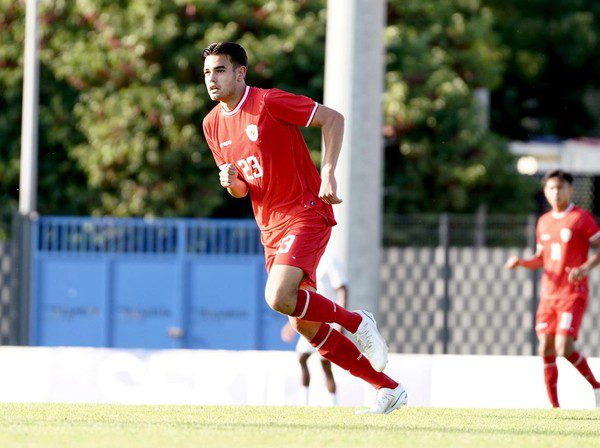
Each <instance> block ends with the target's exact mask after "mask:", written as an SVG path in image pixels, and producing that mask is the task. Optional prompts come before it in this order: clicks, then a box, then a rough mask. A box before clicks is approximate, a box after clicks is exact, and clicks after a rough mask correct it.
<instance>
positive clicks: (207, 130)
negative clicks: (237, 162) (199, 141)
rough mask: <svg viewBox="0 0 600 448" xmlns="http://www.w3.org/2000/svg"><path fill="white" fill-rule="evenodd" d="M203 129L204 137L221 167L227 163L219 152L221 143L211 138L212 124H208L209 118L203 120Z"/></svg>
mask: <svg viewBox="0 0 600 448" xmlns="http://www.w3.org/2000/svg"><path fill="white" fill-rule="evenodd" d="M202 130H203V131H204V138H205V139H206V143H207V144H208V147H209V149H210V151H211V152H212V154H213V157H214V159H215V163H216V164H217V166H218V167H220V166H221V165H223V164H224V163H225V161H224V160H223V158H222V157H221V154H220V152H219V145H217V144H216V143H215V141H214V140H213V139H212V138H211V132H210V125H209V124H208V121H207V120H204V121H203V122H202Z"/></svg>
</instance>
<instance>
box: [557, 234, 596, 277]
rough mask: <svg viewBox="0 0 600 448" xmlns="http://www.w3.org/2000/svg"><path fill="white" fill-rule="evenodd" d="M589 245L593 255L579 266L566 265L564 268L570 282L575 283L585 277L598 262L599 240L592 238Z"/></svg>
mask: <svg viewBox="0 0 600 448" xmlns="http://www.w3.org/2000/svg"><path fill="white" fill-rule="evenodd" d="M590 246H591V247H593V248H594V255H592V256H591V257H590V258H588V260H587V261H586V262H585V263H583V264H582V265H581V266H579V267H576V268H570V267H567V268H565V270H566V271H567V272H568V273H569V277H568V278H569V281H570V282H571V283H577V282H579V281H581V280H583V279H584V278H585V277H587V276H588V275H589V273H590V271H591V270H592V269H593V268H595V267H596V266H598V264H600V240H594V241H591V242H590Z"/></svg>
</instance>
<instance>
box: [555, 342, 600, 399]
mask: <svg viewBox="0 0 600 448" xmlns="http://www.w3.org/2000/svg"><path fill="white" fill-rule="evenodd" d="M566 358H567V361H569V362H570V363H571V364H573V367H575V368H576V369H577V370H578V371H579V373H581V375H582V376H583V377H584V378H585V379H586V380H588V382H589V383H590V384H591V385H592V387H593V388H594V389H598V388H600V383H599V382H598V381H596V378H595V377H594V374H593V373H592V371H591V370H590V366H589V365H588V363H587V360H586V359H585V357H583V356H582V355H581V354H580V353H578V352H573V353H571V355H570V356H567V357H566ZM544 379H545V380H546V390H547V391H548V398H550V403H552V407H555V408H557V407H558V394H557V393H556V382H557V381H558V368H557V367H556V356H544Z"/></svg>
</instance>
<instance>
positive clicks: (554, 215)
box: [552, 202, 575, 219]
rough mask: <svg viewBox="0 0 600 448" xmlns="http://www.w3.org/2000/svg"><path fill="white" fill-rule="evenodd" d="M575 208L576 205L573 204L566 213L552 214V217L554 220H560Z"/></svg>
mask: <svg viewBox="0 0 600 448" xmlns="http://www.w3.org/2000/svg"><path fill="white" fill-rule="evenodd" d="M573 207H575V205H574V204H573V203H572V202H571V203H570V204H569V206H568V207H567V208H566V209H565V211H564V212H552V217H553V218H554V219H560V218H562V217H563V216H565V215H566V214H567V213H569V212H570V211H571V210H572V209H573Z"/></svg>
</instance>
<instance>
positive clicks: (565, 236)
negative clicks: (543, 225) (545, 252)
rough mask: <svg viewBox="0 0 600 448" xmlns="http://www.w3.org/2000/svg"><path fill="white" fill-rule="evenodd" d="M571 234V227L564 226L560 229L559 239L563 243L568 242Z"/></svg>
mask: <svg viewBox="0 0 600 448" xmlns="http://www.w3.org/2000/svg"><path fill="white" fill-rule="evenodd" d="M572 236H573V232H571V229H567V228H566V227H565V228H564V229H560V239H561V240H562V242H563V243H568V242H569V241H571V237H572Z"/></svg>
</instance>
